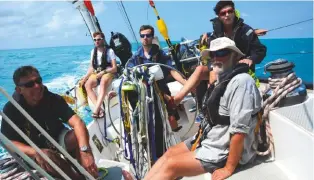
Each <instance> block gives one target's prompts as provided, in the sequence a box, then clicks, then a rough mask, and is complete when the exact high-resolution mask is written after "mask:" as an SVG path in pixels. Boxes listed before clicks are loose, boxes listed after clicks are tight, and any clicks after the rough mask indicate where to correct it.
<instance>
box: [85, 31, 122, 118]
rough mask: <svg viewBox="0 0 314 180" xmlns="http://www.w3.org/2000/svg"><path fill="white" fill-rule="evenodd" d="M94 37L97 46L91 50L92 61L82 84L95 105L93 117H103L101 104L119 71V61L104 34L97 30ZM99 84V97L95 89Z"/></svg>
mask: <svg viewBox="0 0 314 180" xmlns="http://www.w3.org/2000/svg"><path fill="white" fill-rule="evenodd" d="M93 37H94V42H95V48H94V49H92V51H91V62H90V66H89V68H88V70H87V74H86V75H85V76H84V77H83V78H82V80H81V82H80V84H81V85H83V84H85V88H86V92H87V95H88V97H89V98H90V99H91V101H92V103H93V104H94V105H95V108H94V110H93V114H92V117H93V118H102V117H103V116H104V112H103V111H102V110H101V105H102V103H103V100H104V98H105V95H106V90H107V88H108V86H109V85H110V84H111V82H112V80H113V77H114V76H115V74H116V73H117V62H116V55H115V53H114V51H113V50H112V49H111V48H109V46H107V45H106V44H105V36H104V34H103V33H102V32H95V33H94V34H93ZM85 82H86V83H85ZM98 85H99V86H100V89H99V94H98V97H97V96H96V93H95V92H94V90H93V89H94V88H95V87H97V86H98Z"/></svg>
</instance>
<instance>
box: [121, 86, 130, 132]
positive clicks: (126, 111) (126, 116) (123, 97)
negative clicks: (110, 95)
mask: <svg viewBox="0 0 314 180" xmlns="http://www.w3.org/2000/svg"><path fill="white" fill-rule="evenodd" d="M121 101H122V111H123V113H124V121H123V122H124V128H125V129H126V131H127V132H128V133H130V132H131V120H130V111H129V103H128V97H127V95H126V94H125V92H124V91H122V93H121Z"/></svg>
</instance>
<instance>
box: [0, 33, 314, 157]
mask: <svg viewBox="0 0 314 180" xmlns="http://www.w3.org/2000/svg"><path fill="white" fill-rule="evenodd" d="M261 41H262V43H263V44H265V45H266V46H267V56H266V58H265V59H264V60H263V61H262V63H261V64H258V65H257V66H256V74H257V76H260V77H267V76H268V74H263V72H264V68H263V67H264V65H265V64H266V63H268V62H270V61H273V60H276V59H278V58H284V59H287V60H289V61H292V62H294V63H295V65H296V67H295V69H294V70H295V72H296V74H297V76H299V77H301V78H302V79H303V81H306V82H313V38H304V39H262V40H261ZM161 45H162V46H163V47H166V43H165V42H161ZM92 48H93V46H89V45H87V46H67V47H50V48H36V49H18V50H0V86H1V87H3V88H4V89H5V90H6V91H7V92H8V93H9V94H12V93H13V92H14V83H13V80H12V75H13V72H14V70H15V69H16V68H17V67H19V66H22V65H33V66H35V67H36V68H38V70H39V71H40V74H41V76H42V78H43V82H44V84H45V85H46V86H47V87H48V89H49V90H50V91H52V92H55V93H59V94H62V93H65V92H66V91H67V90H68V89H70V88H71V87H73V86H74V85H75V83H76V82H77V80H79V78H80V77H81V76H83V75H84V74H85V73H86V71H87V68H88V65H89V58H90V51H91V49H92ZM133 51H136V45H135V44H134V48H133ZM6 102H7V100H6V99H5V98H4V96H3V95H2V94H1V95H0V109H1V110H2V108H3V106H4V105H5V103H6ZM80 116H81V118H82V119H83V120H84V121H85V122H86V123H89V122H90V121H91V117H90V115H89V113H88V111H87V110H85V109H84V108H83V109H81V111H80ZM3 152H4V151H3V149H1V147H0V157H1V154H2V153H3Z"/></svg>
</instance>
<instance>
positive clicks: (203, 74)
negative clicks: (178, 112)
mask: <svg viewBox="0 0 314 180" xmlns="http://www.w3.org/2000/svg"><path fill="white" fill-rule="evenodd" d="M208 73H209V70H208V67H207V66H198V67H197V68H196V69H195V71H194V72H193V74H192V75H191V76H190V78H189V79H188V80H187V82H186V83H185V84H184V86H183V88H182V89H181V90H180V92H178V94H177V95H176V96H175V97H174V102H175V103H176V104H179V103H180V102H181V101H182V99H183V98H184V97H185V96H186V95H187V94H188V93H189V92H190V91H191V90H192V89H193V88H195V87H196V86H197V85H198V84H199V83H200V82H201V80H207V79H208Z"/></svg>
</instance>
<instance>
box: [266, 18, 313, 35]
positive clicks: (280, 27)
mask: <svg viewBox="0 0 314 180" xmlns="http://www.w3.org/2000/svg"><path fill="white" fill-rule="evenodd" d="M312 20H313V18H311V19H307V20H304V21H299V22H296V23H292V24H288V25H285V26H281V27H277V28H273V29H270V30H268V31H267V32H270V31H275V30H278V29H282V28H286V27H289V26H293V25H297V24H301V23H304V22H307V21H312Z"/></svg>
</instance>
